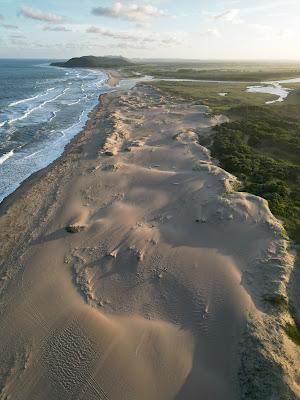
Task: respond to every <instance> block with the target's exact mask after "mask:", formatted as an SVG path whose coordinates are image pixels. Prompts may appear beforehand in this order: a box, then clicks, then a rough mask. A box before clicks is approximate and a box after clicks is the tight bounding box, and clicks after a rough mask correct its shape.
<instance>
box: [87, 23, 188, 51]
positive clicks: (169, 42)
mask: <svg viewBox="0 0 300 400" xmlns="http://www.w3.org/2000/svg"><path fill="white" fill-rule="evenodd" d="M87 32H88V33H93V34H98V35H101V36H104V37H109V38H112V39H117V40H119V41H120V40H121V41H122V42H123V43H124V42H125V44H126V42H127V44H128V46H135V47H141V46H144V45H145V44H149V43H152V44H155V45H156V46H174V45H180V44H183V43H184V38H183V37H182V35H181V34H178V33H161V34H159V33H155V32H149V31H142V30H130V31H115V30H112V29H108V28H103V27H95V26H91V27H90V28H88V29H87Z"/></svg>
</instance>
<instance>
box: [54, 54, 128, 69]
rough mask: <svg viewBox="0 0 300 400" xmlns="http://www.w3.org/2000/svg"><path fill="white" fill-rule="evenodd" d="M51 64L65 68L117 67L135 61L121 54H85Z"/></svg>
mask: <svg viewBox="0 0 300 400" xmlns="http://www.w3.org/2000/svg"><path fill="white" fill-rule="evenodd" d="M51 65H52V66H55V67H64V68H116V67H126V66H130V65H133V63H132V62H130V61H129V60H127V59H126V58H124V57H119V56H116V57H114V56H106V57H95V56H83V57H75V58H71V59H70V60H68V61H66V62H54V63H52V64H51Z"/></svg>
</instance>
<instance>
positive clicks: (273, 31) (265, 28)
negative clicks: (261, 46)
mask: <svg viewBox="0 0 300 400" xmlns="http://www.w3.org/2000/svg"><path fill="white" fill-rule="evenodd" d="M249 27H250V28H251V29H253V30H254V31H255V33H256V34H257V35H258V36H259V38H260V39H267V40H273V39H274V37H277V38H278V39H285V38H291V37H292V36H293V31H292V30H291V29H278V28H274V27H273V26H269V25H262V24H249Z"/></svg>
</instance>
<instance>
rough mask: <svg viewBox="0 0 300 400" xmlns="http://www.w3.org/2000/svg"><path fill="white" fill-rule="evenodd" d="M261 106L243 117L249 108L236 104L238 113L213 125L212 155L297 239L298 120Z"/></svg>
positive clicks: (299, 227)
mask: <svg viewBox="0 0 300 400" xmlns="http://www.w3.org/2000/svg"><path fill="white" fill-rule="evenodd" d="M261 108H262V109H261ZM261 108H260V107H254V108H253V110H254V111H255V113H256V112H257V114H254V115H252V116H251V117H249V108H248V107H247V108H246V110H247V112H246V110H245V107H244V108H243V107H240V108H239V114H240V117H242V118H240V119H238V120H235V121H232V122H227V123H224V124H222V125H220V126H217V127H216V128H215V137H214V142H213V145H212V147H211V150H212V155H213V157H215V158H217V159H218V160H219V161H220V163H221V166H222V167H223V168H225V169H226V170H228V171H229V172H231V173H233V174H235V175H236V176H237V177H238V178H239V179H240V180H241V181H242V183H243V187H242V188H241V190H244V191H247V192H250V193H253V194H255V195H257V196H260V197H263V198H265V199H266V200H268V202H269V206H270V209H271V211H272V212H273V214H274V215H275V216H277V217H279V218H280V219H282V220H283V221H284V223H285V225H286V227H287V230H288V232H289V234H290V235H291V236H292V237H293V239H294V240H295V241H296V242H300V196H299V193H300V192H299V184H300V178H299V177H300V157H299V155H300V135H299V132H300V124H299V123H298V122H295V121H290V120H281V119H279V118H277V117H275V116H274V113H273V112H272V111H266V110H265V109H264V107H261ZM235 112H236V111H235Z"/></svg>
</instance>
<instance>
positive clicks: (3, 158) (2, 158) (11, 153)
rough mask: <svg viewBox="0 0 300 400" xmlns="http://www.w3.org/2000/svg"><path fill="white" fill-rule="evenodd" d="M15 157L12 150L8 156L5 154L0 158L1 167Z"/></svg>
mask: <svg viewBox="0 0 300 400" xmlns="http://www.w3.org/2000/svg"><path fill="white" fill-rule="evenodd" d="M13 155H14V151H13V150H11V151H9V152H8V153H6V154H3V156H1V157H0V165H2V164H3V163H4V162H5V161H6V160H8V159H9V158H10V157H12V156H13Z"/></svg>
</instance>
